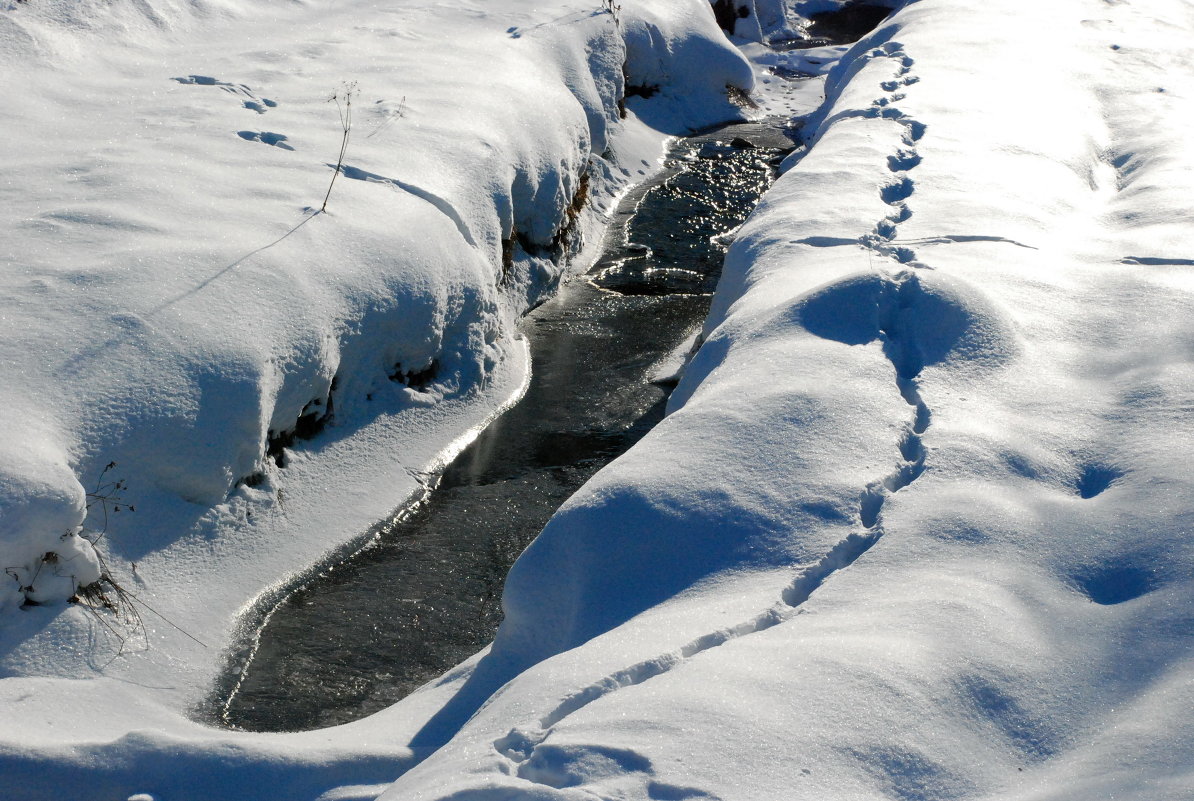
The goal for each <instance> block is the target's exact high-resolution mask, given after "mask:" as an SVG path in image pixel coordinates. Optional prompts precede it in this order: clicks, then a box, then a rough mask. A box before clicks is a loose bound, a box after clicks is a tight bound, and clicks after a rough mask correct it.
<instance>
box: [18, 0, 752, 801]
mask: <svg viewBox="0 0 1194 801" xmlns="http://www.w3.org/2000/svg"><path fill="white" fill-rule="evenodd" d="M0 59H3V62H2V67H0V69H2V71H3V74H4V76H5V82H4V83H5V86H6V93H5V97H6V100H7V101H8V102H7V103H6V105H5V109H4V111H3V112H0V113H2V114H3V119H4V126H3V128H4V132H5V134H4V140H5V147H4V148H2V149H0V166H2V168H3V171H4V174H5V182H4V184H3V185H2V186H0V193H2V194H3V203H2V204H0V230H2V231H3V236H2V241H3V242H4V245H3V247H0V264H2V265H3V267H4V269H3V271H2V275H3V277H2V278H0V286H2V287H3V289H2V291H0V408H3V410H4V412H3V414H4V419H3V428H4V431H5V435H4V437H3V438H0V561H2V565H3V567H5V568H6V573H5V575H4V576H3V577H0V578H2V579H3V580H2V581H0V587H2V589H0V675H2V676H4V680H3V681H0V693H2V694H3V697H4V699H5V701H4V703H5V710H6V725H5V726H4V734H3V744H2V745H0V750H2V751H3V753H4V754H5V755H6V757H5V768H4V770H3V773H4V775H5V776H13V777H17V776H20V777H23V778H22V779H20V781H19V786H20V787H21V789H22V790H23V791H25V793H26V797H30V798H33V797H58V796H59V795H60V793H61V792H64V790H63V789H62V788H63V787H64V786H67V785H62V784H61V783H60V779H62V776H63V775H64V774H55V773H54V771H53V770H49V769H46V770H43V769H41V768H39V767H37V765H40V764H43V762H44V764H58V765H59V767H60V768H62V770H67V768H65V767H62V766H64V765H68V764H75V765H81V764H84V763H86V762H88V761H89V759H90V758H86V757H82V756H79V755H80V754H83V753H86V748H89V747H93V746H94V747H97V748H99V749H100V752H103V754H105V755H106V756H104V757H96V759H99V760H100V761H102V762H104V763H105V764H107V765H109V766H118V765H124V766H125V767H123V768H120V767H111V771H112V775H111V777H110V783H108V784H104V783H103V782H99V783H96V784H94V785H93V786H92V787H91V789H90V790H88V792H93V793H95V797H105V798H106V797H115V796H116V795H118V794H119V793H120V792H124V790H125V789H128V787H129V781H130V773H131V774H133V775H135V774H136V773H137V772H138V771H139V770H141V768H142V767H143V766H144V764H145V760H146V759H149V758H150V757H142V756H128V755H129V754H159V755H160V754H161V753H164V751H167V750H171V751H176V750H178V749H180V748H181V749H182V750H184V751H185V750H186V747H185V746H184V745H179V743H186V742H192V741H193V740H194V741H197V742H200V743H206V745H198V746H196V748H197V749H198V751H201V752H202V753H203V754H205V756H202V757H198V758H199V759H200V761H203V760H207V762H205V763H204V764H220V763H221V760H223V759H224V757H223V756H221V754H225V753H226V749H232V750H234V751H235V750H237V749H240V748H250V747H249V746H245V745H243V743H246V742H257V741H255V740H252V738H243V737H242V738H239V739H238V737H237V735H233V734H227V733H210V732H206V733H205V730H204V729H202V727H200V726H198V725H196V724H192V723H189V722H187V721H186V720H185V718H184V717H183V715H184V714H185V712H186V711H187V708H188V706H190V705H192V704H194V703H195V702H196V701H197V700H198V699H199V697H200V696H201V695H202V693H203V692H204V691H205V689H206V687H207V686H208V684H209V682H210V681H211V679H212V677H213V675H214V673H215V671H216V669H217V666H218V663H219V661H220V658H221V652H222V648H223V647H224V646H225V645H226V643H227V641H228V638H229V636H230V635H231V633H232V630H233V628H234V626H235V625H236V624H237V621H238V619H239V616H240V614H241V613H242V612H243V611H244V610H245V608H246V607H247V606H248V605H249V604H250V603H251V602H252V601H253V600H254V599H255V598H256V597H258V596H259V595H260V594H261V593H263V592H266V591H268V590H269V588H270V587H271V586H273V585H276V584H279V583H283V582H285V581H287V580H289V579H290V578H291V577H293V576H294V574H295V573H296V572H299V571H302V570H304V569H306V568H307V567H309V566H310V565H311V564H312V563H314V562H316V561H317V560H318V559H319V558H320V557H321V556H322V555H324V554H326V553H327V552H329V551H331V550H333V549H334V548H336V547H337V546H338V545H340V544H341V543H343V542H344V541H345V540H347V539H350V538H353V537H357V536H360V535H361V534H363V533H364V532H365V531H366V530H367V529H368V528H369V526H370V525H372V524H373V523H374V522H375V521H377V520H379V519H382V518H384V517H385V516H386V515H387V514H388V513H389V512H390V511H391V510H392V509H393V508H394V507H395V506H396V505H397V504H398V503H400V502H402V501H403V500H404V499H405V498H407V497H409V496H410V495H411V494H412V493H414V492H415V491H417V490H418V489H419V487H420V483H421V482H422V481H423V478H424V475H425V471H427V470H429V469H433V468H434V467H435V466H436V463H437V461H438V460H441V459H443V458H445V454H450V452H451V451H452V450H453V449H454V448H458V447H460V445H461V442H462V441H464V440H466V439H467V437H469V436H470V432H471V431H473V430H475V427H476V426H478V425H480V424H482V423H483V422H484V421H485V420H486V419H487V418H488V417H489V416H490V415H491V414H493V413H494V412H495V410H497V409H499V408H500V407H501V406H502V405H503V404H504V403H506V402H508V401H509V400H510V399H511V398H512V397H515V396H517V394H518V393H519V392H520V390H521V387H522V386H523V383H524V380H525V371H526V354H525V352H524V347H523V344H522V343H521V342H519V341H517V340H516V339H515V338H514V335H513V324H514V322H515V320H516V319H517V318H518V316H519V315H520V314H521V313H522V312H523V311H524V310H525V309H526V308H527V307H528V306H529V305H530V304H532V303H534V302H536V301H537V300H538V299H540V298H541V297H542V296H543V295H544V294H545V293H548V292H550V291H551V290H552V287H553V285H554V283H555V282H556V280H557V279H558V278H559V276H560V274H561V271H562V270H563V269H564V264H565V263H566V261H567V260H568V259H569V258H570V257H571V258H573V259H574V261H575V262H576V263H582V264H583V262H584V261H585V259H587V258H590V257H591V256H592V255H593V254H592V253H591V252H590V251H586V250H585V249H584V248H585V245H586V243H592V242H594V241H595V239H596V237H595V236H594V234H595V233H597V232H598V231H599V230H600V226H601V224H602V213H603V211H604V210H605V209H606V208H607V207H608V206H609V204H610V203H611V201H612V199H613V198H614V197H615V196H616V195H617V194H618V193H619V192H621V191H622V190H623V189H624V188H625V187H626V186H627V185H629V184H631V183H633V182H634V181H636V180H639V179H641V177H643V176H644V175H646V174H648V173H649V172H650V171H652V170H653V169H654V168H655V161H656V160H657V159H658V157H659V154H660V152H661V143H662V141H663V140H664V138H665V135H666V134H668V133H682V132H685V131H687V130H688V129H690V128H697V127H703V126H706V125H709V124H711V123H714V122H717V121H721V120H725V119H728V118H735V117H737V116H739V115H740V114H741V109H740V108H739V107H738V106H736V105H735V104H734V103H733V102H731V99H730V97H729V94H730V90H731V89H732V90H734V92H735V93H738V94H742V93H745V92H748V91H749V90H750V89H751V85H752V81H753V77H752V72H751V69H750V66H749V65H748V63H747V62H746V61H745V59H743V58H742V56H741V55H740V54H739V53H738V52H737V51H736V50H734V49H733V48H732V47H731V46H730V45H729V44H728V42H726V41H725V39H724V37H723V36H722V34H721V33H720V32H719V31H718V29H717V27H716V24H715V22H714V20H713V16H712V13H711V11H710V10H709V8H708V7H707V5H706V4H705V3H703V2H702V0H653V1H652V2H648V3H642V4H636V6H635V8H633V9H631V8H628V9H625V10H622V11H619V12H618V14H617V18H616V19H615V16H614V15H613V14H611V13H609V12H607V11H603V10H601V9H599V8H598V7H596V5H594V7H591V8H589V7H578V6H575V5H569V4H564V3H554V4H548V5H546V6H540V7H538V8H535V9H528V8H526V7H525V6H524V5H523V4H519V3H515V2H502V3H497V4H494V3H490V4H487V6H486V8H485V9H484V10H478V9H476V8H473V7H472V6H471V5H469V4H467V3H462V4H448V5H446V6H445V5H443V4H428V3H420V2H407V3H399V4H391V5H390V6H387V7H386V8H384V9H377V8H375V7H374V5H373V4H371V3H363V2H362V3H348V4H345V3H336V4H330V3H322V2H315V3H304V4H286V5H284V6H279V5H278V4H276V3H272V2H238V3H231V2H199V1H198V0H196V1H195V2H161V3H140V2H115V3H108V2H103V3H100V2H85V3H76V2H66V1H65V0H62V1H61V2H58V1H56V0H39V1H38V2H34V3H28V4H25V3H19V4H18V3H11V4H6V5H5V6H4V7H3V10H0ZM698 64H699V67H700V68H699V69H697V68H695V65H698ZM346 82H347V83H346ZM354 84H355V87H354ZM628 86H629V87H631V88H632V89H637V91H638V94H639V95H640V96H637V97H630V98H628V99H627V98H626V97H625V95H626V94H627V87H628ZM354 88H355V94H353V95H352V103H353V105H352V113H353V126H352V130H351V139H350V140H349V142H348V147H347V151H346V156H345V160H344V163H345V166H344V170H343V172H342V173H341V174H340V176H339V179H338V180H337V182H336V184H335V186H334V188H333V191H332V193H331V196H330V202H329V204H328V207H327V212H326V213H316V210H317V209H318V208H319V207H320V205H321V203H322V200H323V197H324V194H325V192H326V191H327V189H328V186H329V182H330V180H331V179H332V177H333V175H335V164H336V155H337V152H338V151H339V149H340V147H341V144H342V133H343V132H342V129H341V127H340V123H339V121H338V119H337V107H336V106H335V105H333V104H331V103H329V102H328V98H329V96H331V94H332V93H333V92H334V91H337V90H339V92H340V103H341V109H342V110H343V107H344V103H345V100H346V99H347V95H346V94H345V93H346V92H351V91H353V90H354ZM632 94H633V93H632ZM648 94H649V95H651V97H650V99H646V98H644V97H642V96H641V95H648ZM623 104H625V106H626V107H627V108H628V110H629V114H627V115H625V116H624V114H623V109H622V108H621V107H622V106H623ZM640 116H643V117H649V118H650V121H651V123H652V125H653V126H654V128H651V127H648V126H646V125H644V124H643V122H642V121H641V119H640ZM112 462H114V463H115V466H114V467H112V468H111V469H110V470H109V471H108V472H105V465H108V464H109V463H112ZM110 480H120V481H121V482H122V484H121V488H116V487H114V486H112V485H111V484H110V483H109V482H110ZM89 506H90V515H88V507H89ZM118 506H119V507H120V509H119V511H118V510H117V507H118ZM132 506H135V509H136V510H135V511H132V509H131V507H132ZM105 514H106V518H107V523H106V524H105V522H104V518H105ZM101 532H104V534H103V541H102V544H101V546H100V549H99V553H103V554H106V567H105V566H102V565H101V564H100V563H99V558H100V557H99V553H97V551H96V550H95V549H94V548H93V547H92V546H91V544H90V542H89V540H93V539H95V538H96V537H97V535H98V534H100V533H101ZM101 571H106V574H107V575H109V576H111V579H112V582H108V581H103V582H100V583H99V584H98V586H96V585H95V584H94V582H96V579H98V578H100V576H101ZM117 584H118V585H120V586H121V587H123V588H124V590H125V591H127V592H128V593H132V594H134V595H135V596H136V598H137V599H139V600H130V599H127V598H126V599H125V602H124V604H121V603H119V600H120V599H119V594H118V593H117V591H116V590H115V589H114V587H115V585H117ZM88 585H91V590H88V589H87V587H88ZM99 591H103V592H104V593H105V594H106V597H107V598H108V599H110V600H111V601H113V602H117V604H118V605H121V606H122V611H124V612H126V613H129V614H131V613H132V612H136V613H139V614H140V616H141V618H142V619H143V620H144V627H143V628H142V627H141V626H138V625H136V624H135V623H128V624H127V625H126V624H125V623H122V622H120V621H118V620H116V619H114V618H113V617H112V616H111V615H108V614H107V613H106V612H102V611H101V612H99V614H98V616H97V615H93V614H91V613H89V612H88V611H86V610H85V609H84V608H83V607H84V606H86V604H82V605H80V604H75V605H68V604H67V603H66V600H67V599H68V598H70V597H72V596H75V595H80V596H82V599H83V600H84V601H87V600H89V599H90V600H92V601H94V602H95V603H97V604H99V603H102V602H103V598H101V597H100V596H99V595H98V594H97V593H98V592H99ZM89 593H90V594H89ZM32 603H37V604H42V605H40V606H29V605H28V604H32ZM21 604H26V607H25V608H18V606H19V605H21ZM108 627H111V629H110V630H109V628H108ZM142 635H143V637H142ZM120 637H124V638H127V642H125V643H124V644H123V647H121V643H120V642H119V638H120ZM126 685H131V686H137V687H139V688H140V689H139V690H138V691H137V692H130V691H127V690H126ZM63 727H70V729H71V733H70V734H69V735H66V736H64V735H62V734H60V732H61V731H63ZM142 728H153V729H155V730H158V733H157V734H155V735H152V736H141V735H136V734H131V733H130V732H133V731H134V730H137V729H142ZM369 731H373V730H372V729H370V730H369ZM159 735H160V736H159ZM195 738H197V740H195ZM350 739H351V738H350ZM113 740H115V742H116V743H117V744H116V745H111V742H112V741H113ZM399 740H400V738H399V739H393V738H387V739H386V740H385V742H384V744H383V745H376V744H375V745H370V746H368V747H365V746H359V743H358V745H352V746H346V747H345V749H346V750H345V751H344V752H343V753H345V754H350V753H351V752H354V751H355V752H359V751H361V750H362V749H363V750H369V749H373V750H374V751H378V752H383V751H384V753H385V754H388V755H389V756H388V759H389V760H390V762H389V764H390V765H391V766H392V767H390V768H387V770H389V771H391V772H390V774H388V775H389V776H392V775H395V774H396V772H397V771H398V770H399V768H398V767H393V766H397V765H398V764H399V763H398V762H395V761H394V760H395V759H396V757H395V755H396V754H398V753H399V752H400V751H401V750H402V749H401V743H400V742H399ZM300 741H301V742H303V743H307V746H303V747H298V746H296V745H294V744H293V742H292V741H290V740H285V739H283V740H275V741H272V742H280V743H286V745H285V746H279V748H280V750H279V751H277V752H276V753H277V754H279V755H284V756H278V757H277V758H278V759H279V760H281V762H283V763H285V764H287V765H292V764H294V762H295V760H299V761H301V760H308V761H309V762H311V763H312V764H314V763H317V762H319V761H320V760H330V761H335V760H336V759H339V758H340V757H335V758H333V757H330V756H328V752H326V751H318V749H316V751H318V753H319V755H318V756H316V757H311V756H310V754H311V753H314V752H312V751H311V748H313V747H314V746H311V745H310V744H312V743H326V742H330V740H328V738H327V737H323V736H318V737H316V738H315V739H313V740H312V739H306V740H303V739H302V738H300ZM262 742H264V741H262ZM337 742H340V741H337ZM344 742H348V741H344ZM354 742H357V741H354ZM373 742H374V743H376V742H379V741H377V740H374V741H373ZM97 743H99V744H101V745H96V744H97ZM212 743H217V744H218V745H212ZM81 744H90V745H86V746H85V745H81ZM104 744H106V745H104ZM121 744H123V745H121ZM229 744H230V745H229ZM358 746H359V747H358ZM337 747H338V746H337ZM263 748H265V751H260V753H261V754H265V753H266V751H269V749H270V748H272V746H263ZM304 748H305V749H306V750H304ZM79 749H83V750H79ZM251 750H252V748H250V751H251ZM333 750H334V749H333ZM96 753H99V752H96ZM254 753H257V752H254ZM304 754H305V756H304ZM246 759H247V760H248V761H251V758H250V757H246ZM261 759H262V760H264V761H263V762H262V764H263V765H264V764H266V763H268V762H271V760H273V759H274V757H270V756H262V757H261ZM344 759H347V760H349V761H352V759H355V757H351V758H350V757H349V756H345V757H344ZM122 760H123V761H122ZM234 761H235V760H234ZM18 766H23V767H18ZM30 766H33V767H30ZM138 766H141V767H138ZM196 770H201V769H200V768H196ZM68 772H69V771H68ZM267 772H268V771H267ZM262 775H265V774H262ZM296 775H297V774H296ZM342 778H343V775H342V774H341V773H336V772H335V771H332V772H331V773H323V774H320V775H319V776H318V777H317V778H315V779H312V781H313V782H316V783H317V784H318V783H320V782H322V784H320V785H319V786H320V787H328V786H333V785H334V784H336V783H337V782H339V783H344V782H343V781H342ZM376 778H377V777H376V776H373V777H371V778H370V781H372V780H373V779H376ZM96 779H97V781H98V777H96ZM14 780H15V779H14ZM163 781H164V780H163ZM229 781H231V780H230V779H229V777H228V776H224V777H220V776H213V778H212V780H211V783H208V784H206V785H205V784H203V783H201V782H199V783H196V781H195V780H194V778H193V777H191V778H180V779H179V780H178V782H179V783H178V788H179V791H180V792H186V793H191V794H193V795H192V797H205V798H211V797H214V796H213V794H216V795H218V794H219V793H221V792H225V791H227V788H228V782H229ZM84 784H85V783H84V782H83V780H80V784H79V787H82V786H83V785H84ZM134 784H135V782H134ZM295 786H296V787H297V786H298V785H295ZM310 786H314V785H310ZM142 787H143V785H142ZM304 787H309V785H304ZM221 788H223V789H221ZM66 792H68V793H73V794H74V795H76V796H78V797H82V796H80V795H79V793H81V792H83V791H82V790H79V789H78V788H75V789H73V790H70V791H66ZM129 792H130V793H131V792H133V790H132V789H129ZM259 792H261V793H263V794H264V795H265V796H267V797H268V796H269V795H270V793H271V788H270V787H268V786H263V787H262V788H261V789H260V790H259ZM302 792H303V793H305V792H306V790H303V791H302ZM39 794H40V795H39ZM301 794H302V793H300V795H301ZM309 794H317V793H309ZM238 797H250V796H248V795H238Z"/></svg>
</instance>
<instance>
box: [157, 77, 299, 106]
mask: <svg viewBox="0 0 1194 801" xmlns="http://www.w3.org/2000/svg"><path fill="white" fill-rule="evenodd" d="M173 80H174V81H176V82H178V83H181V84H187V85H188V86H218V87H220V88H221V89H223V90H224V91H225V92H229V93H230V94H233V95H237V96H238V98H240V99H241V106H242V107H244V108H247V109H249V110H250V111H256V112H257V113H258V114H264V113H265V112H266V111H268V110H269V109H271V108H276V107H277V105H278V104H277V102H276V101H274V100H270V99H269V98H268V97H258V96H257V95H255V94H253V90H252V89H250V88H249V87H247V86H245V85H244V84H243V83H229V82H228V81H221V80H218V79H216V78H212V77H211V76H209V75H187V76H185V77H183V78H174V79H173Z"/></svg>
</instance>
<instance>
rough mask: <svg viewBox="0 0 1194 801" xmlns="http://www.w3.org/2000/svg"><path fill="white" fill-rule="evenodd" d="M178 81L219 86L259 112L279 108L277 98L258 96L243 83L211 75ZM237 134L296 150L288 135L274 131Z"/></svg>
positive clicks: (186, 83)
mask: <svg viewBox="0 0 1194 801" xmlns="http://www.w3.org/2000/svg"><path fill="white" fill-rule="evenodd" d="M173 80H174V81H175V82H176V83H181V84H185V85H187V86H218V87H219V88H220V89H222V90H223V91H225V92H228V93H229V94H231V95H234V96H235V97H236V98H237V99H238V100H240V101H241V106H242V108H246V109H249V110H250V111H255V112H257V113H258V114H264V113H266V112H267V111H269V110H270V109H271V108H277V106H278V103H277V101H275V100H270V99H269V98H268V97H258V96H257V95H256V94H254V93H253V90H252V89H250V88H249V87H248V86H246V85H245V84H243V83H231V82H229V81H221V80H219V79H217V78H213V77H211V76H210V75H186V76H183V77H181V78H174V79H173ZM236 135H237V136H239V137H240V138H241V139H244V140H245V141H247V142H260V143H262V144H263V145H270V146H271V147H277V148H281V149H282V150H294V148H293V147H292V146H291V145H289V144H287V142H286V139H287V137H286V135H285V134H280V133H274V132H273V131H237V132H236Z"/></svg>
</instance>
